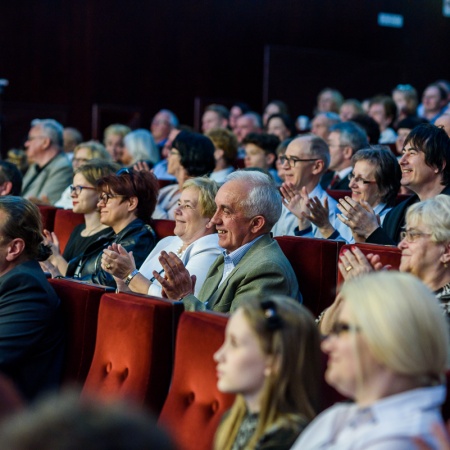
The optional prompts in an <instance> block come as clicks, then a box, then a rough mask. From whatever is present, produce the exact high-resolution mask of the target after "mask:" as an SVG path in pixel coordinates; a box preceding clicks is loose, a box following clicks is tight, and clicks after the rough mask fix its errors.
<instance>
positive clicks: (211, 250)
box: [139, 233, 222, 297]
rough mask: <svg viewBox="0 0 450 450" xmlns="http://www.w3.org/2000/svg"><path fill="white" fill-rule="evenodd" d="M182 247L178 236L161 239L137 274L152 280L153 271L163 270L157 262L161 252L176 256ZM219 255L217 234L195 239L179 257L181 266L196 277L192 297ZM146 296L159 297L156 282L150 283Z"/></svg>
mask: <svg viewBox="0 0 450 450" xmlns="http://www.w3.org/2000/svg"><path fill="white" fill-rule="evenodd" d="M182 245H183V241H182V240H181V239H180V238H179V237H178V236H168V237H166V238H164V239H161V240H160V241H159V242H158V243H157V244H156V246H155V248H154V249H153V250H152V251H151V253H150V254H149V255H148V256H147V258H146V260H145V261H144V262H143V264H142V266H141V267H140V269H139V272H140V273H141V274H142V275H144V277H145V278H148V279H149V280H151V279H152V278H153V271H154V270H156V271H157V272H159V273H161V274H162V273H163V269H162V266H161V263H160V262H159V260H158V258H159V255H160V253H161V251H162V250H164V251H166V252H173V253H175V254H176V253H177V251H178V249H179V248H180V247H181V246H182ZM221 254H222V248H221V247H219V235H218V234H217V233H214V234H209V235H207V236H203V237H201V238H200V239H197V240H196V241H194V242H193V243H192V244H190V245H189V246H188V247H187V248H186V250H185V251H184V252H183V253H182V255H181V257H180V259H181V261H183V264H184V265H185V267H186V269H187V270H188V271H189V273H190V274H191V275H195V276H196V277H197V281H196V283H195V293H194V295H196V296H197V295H198V293H199V291H200V289H201V287H202V286H203V283H204V282H205V280H206V274H207V273H208V270H209V268H210V267H211V266H212V264H213V262H214V261H215V260H216V259H217V257H218V256H219V255H221ZM148 294H149V295H154V296H157V297H160V296H161V285H160V284H159V282H158V280H154V281H153V282H152V284H151V285H150V287H149V289H148Z"/></svg>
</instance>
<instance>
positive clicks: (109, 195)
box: [98, 192, 125, 205]
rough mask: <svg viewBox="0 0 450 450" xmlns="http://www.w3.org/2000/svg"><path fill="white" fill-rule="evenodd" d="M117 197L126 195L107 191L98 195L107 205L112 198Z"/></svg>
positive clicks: (99, 199)
mask: <svg viewBox="0 0 450 450" xmlns="http://www.w3.org/2000/svg"><path fill="white" fill-rule="evenodd" d="M116 197H125V196H124V195H118V194H108V193H106V192H103V193H102V194H100V196H99V197H98V201H99V202H102V203H104V204H105V205H107V204H108V202H109V200H110V199H111V198H116Z"/></svg>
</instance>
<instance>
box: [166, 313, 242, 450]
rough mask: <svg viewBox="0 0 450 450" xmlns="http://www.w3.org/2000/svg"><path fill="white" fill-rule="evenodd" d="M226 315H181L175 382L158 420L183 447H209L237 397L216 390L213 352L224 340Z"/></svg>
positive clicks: (187, 449) (190, 449) (185, 449)
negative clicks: (224, 415) (221, 421)
mask: <svg viewBox="0 0 450 450" xmlns="http://www.w3.org/2000/svg"><path fill="white" fill-rule="evenodd" d="M227 320H228V318H227V316H225V315H223V314H216V313H210V312H207V313H204V312H203V313H201V312H185V313H183V314H182V316H181V318H180V323H179V326H178V334H177V342H176V349H175V363H174V371H173V377H172V385H171V388H170V391H169V395H168V396H167V400H166V402H165V404H164V407H163V409H162V411H161V415H160V418H159V423H160V424H161V425H163V426H165V427H166V428H167V429H168V431H169V433H170V434H171V435H173V436H174V440H175V441H176V442H177V443H178V445H179V447H178V448H180V449H182V450H209V449H211V448H212V442H213V439H214V434H215V432H216V429H217V427H218V425H219V423H220V419H221V417H222V415H223V413H224V412H225V411H226V410H227V409H229V408H230V407H231V405H232V403H233V401H234V396H232V395H227V394H222V393H221V392H219V390H218V389H217V376H216V365H215V362H214V360H213V355H214V353H215V352H216V351H217V350H218V349H219V347H220V346H221V345H222V343H223V340H224V334H225V327H226V323H227Z"/></svg>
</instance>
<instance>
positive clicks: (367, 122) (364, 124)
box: [352, 114, 380, 145]
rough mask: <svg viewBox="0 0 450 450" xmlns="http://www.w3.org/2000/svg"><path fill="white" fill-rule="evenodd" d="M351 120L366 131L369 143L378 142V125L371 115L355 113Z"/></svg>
mask: <svg viewBox="0 0 450 450" xmlns="http://www.w3.org/2000/svg"><path fill="white" fill-rule="evenodd" d="M352 122H354V123H356V124H357V125H359V126H360V127H361V128H362V129H363V130H364V131H365V132H366V134H367V139H368V140H369V143H370V144H371V145H376V144H378V141H379V140H380V127H379V126H378V124H377V123H376V122H375V120H373V119H372V117H369V116H368V115H366V114H357V115H356V116H353V119H352Z"/></svg>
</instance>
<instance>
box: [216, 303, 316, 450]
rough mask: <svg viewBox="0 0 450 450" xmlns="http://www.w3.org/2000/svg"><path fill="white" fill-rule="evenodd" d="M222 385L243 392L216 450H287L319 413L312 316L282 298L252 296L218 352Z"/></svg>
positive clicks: (222, 429) (228, 416)
mask: <svg viewBox="0 0 450 450" xmlns="http://www.w3.org/2000/svg"><path fill="white" fill-rule="evenodd" d="M214 359H215V361H216V362H217V374H218V384H217V385H218V388H219V390H220V391H222V392H228V393H235V394H238V395H237V398H236V401H235V403H234V404H233V406H232V408H231V410H230V411H229V412H228V413H226V416H225V417H224V419H223V421H222V423H221V425H220V427H219V429H218V431H217V433H216V438H215V445H214V448H215V449H216V450H219V449H220V450H228V449H232V450H240V449H258V450H268V449H277V450H284V449H286V450H287V449H289V448H291V446H292V444H293V442H294V441H295V439H296V438H297V436H298V435H299V433H301V432H302V430H303V429H304V428H305V426H306V425H307V423H308V422H310V421H311V420H312V419H313V418H314V416H315V415H316V412H317V406H318V402H317V395H318V388H319V386H318V384H319V379H320V377H319V375H318V371H319V361H320V352H319V335H318V332H317V329H316V327H315V324H314V320H313V318H312V316H311V314H310V313H309V312H308V311H307V310H306V309H305V308H303V307H302V306H301V305H300V304H299V303H298V302H296V301H294V300H292V299H290V298H288V297H283V296H271V297H267V298H266V299H258V298H249V299H248V300H246V301H244V302H242V306H240V307H239V308H238V309H237V310H236V312H235V313H234V314H233V316H232V317H231V318H230V320H229V322H228V324H227V328H226V332H225V341H224V343H223V345H222V347H221V348H220V349H219V350H218V351H217V352H216V353H215V355H214Z"/></svg>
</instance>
